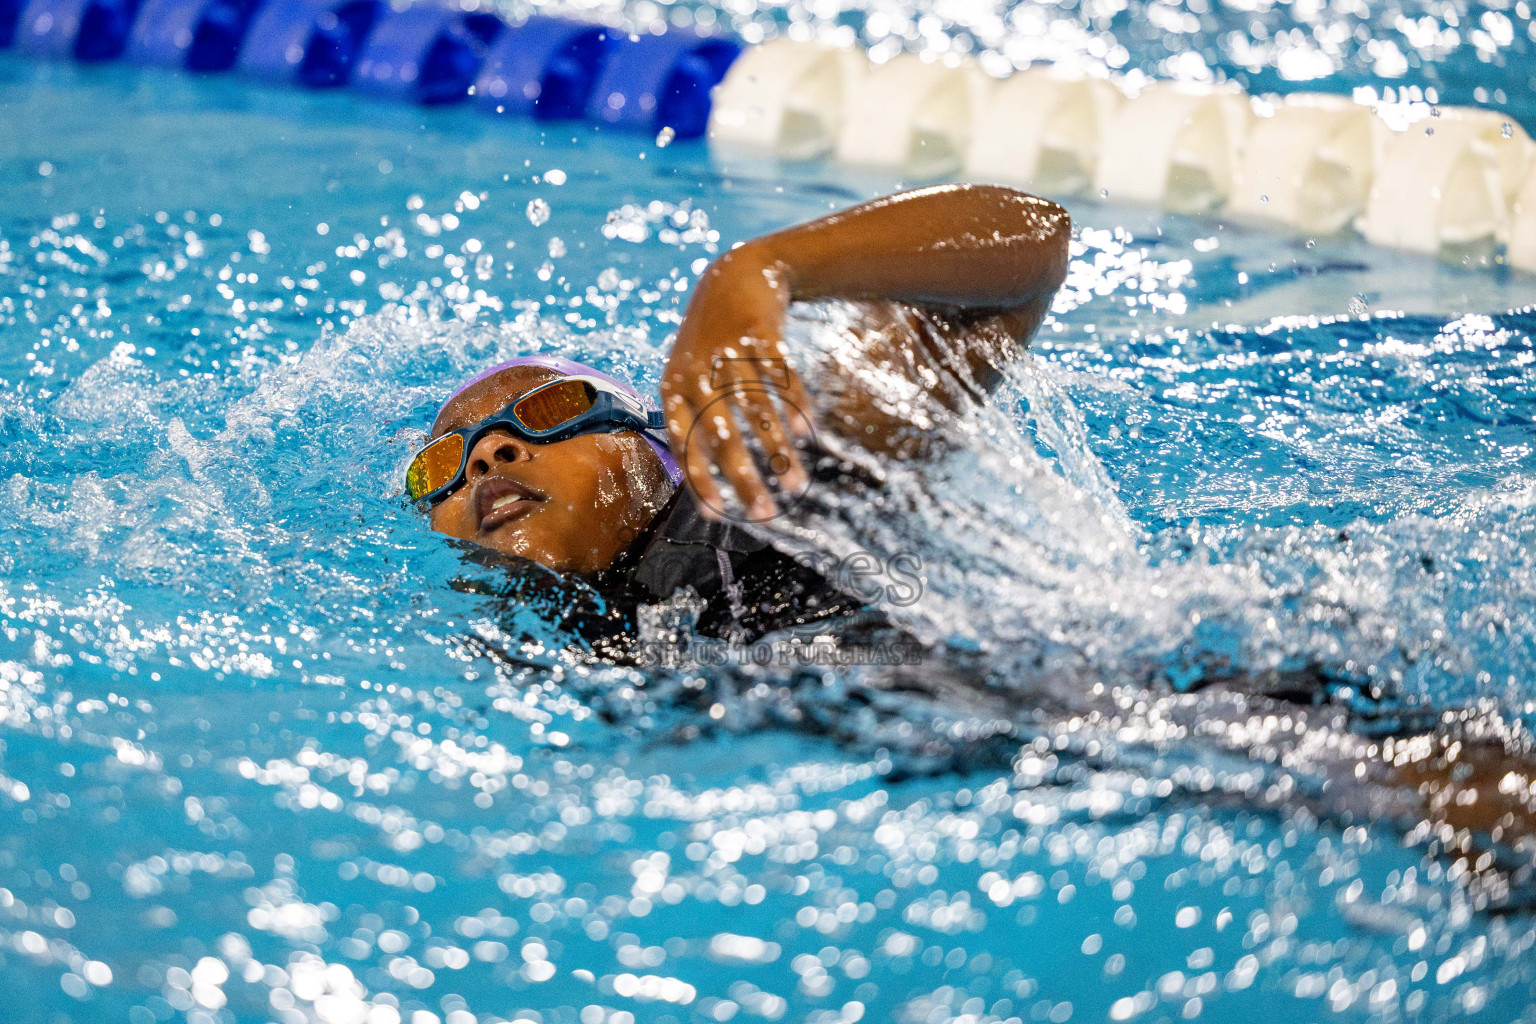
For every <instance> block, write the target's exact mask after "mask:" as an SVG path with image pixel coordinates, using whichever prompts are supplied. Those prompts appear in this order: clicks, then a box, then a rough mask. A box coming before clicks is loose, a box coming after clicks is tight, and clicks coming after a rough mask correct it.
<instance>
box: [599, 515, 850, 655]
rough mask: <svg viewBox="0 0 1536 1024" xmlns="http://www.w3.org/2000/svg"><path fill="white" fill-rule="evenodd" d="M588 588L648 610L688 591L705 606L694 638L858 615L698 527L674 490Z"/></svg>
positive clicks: (819, 587)
mask: <svg viewBox="0 0 1536 1024" xmlns="http://www.w3.org/2000/svg"><path fill="white" fill-rule="evenodd" d="M595 583H596V585H597V588H598V589H599V590H600V591H602V592H605V593H608V594H610V595H612V596H613V597H615V598H619V599H621V600H623V599H625V598H627V599H628V600H630V601H636V602H639V603H647V604H649V603H655V602H658V601H665V600H666V599H668V598H670V597H672V596H673V595H674V594H676V593H677V592H678V591H680V590H682V589H683V588H685V587H691V588H693V592H694V593H695V594H696V595H698V597H699V598H700V599H702V601H703V602H704V606H703V608H702V610H701V611H700V612H699V614H698V618H697V620H696V622H695V625H694V629H695V631H696V632H697V633H698V635H700V636H704V637H712V638H716V639H726V640H735V641H752V640H756V639H757V638H759V637H761V636H763V635H765V634H767V633H772V632H776V631H778V630H782V629H788V628H791V627H794V626H803V625H807V624H809V623H812V622H818V621H821V620H824V619H829V618H833V617H837V616H844V615H850V614H853V613H855V612H859V611H862V610H863V609H864V607H865V605H864V602H862V601H859V600H858V599H856V598H854V597H853V596H851V595H849V594H846V593H844V592H843V591H841V590H839V589H838V588H837V587H835V586H834V585H833V584H832V583H831V582H830V581H828V580H827V579H826V577H824V576H822V575H821V574H820V573H818V572H817V571H816V570H814V569H812V568H810V567H808V566H805V565H802V564H800V563H799V562H797V561H795V560H794V559H793V558H791V557H789V556H788V555H786V554H784V553H783V552H781V551H779V550H777V549H776V548H774V547H773V546H772V545H771V544H769V543H768V542H767V541H764V540H761V539H759V538H757V537H754V536H753V535H751V534H750V533H748V532H747V531H745V530H743V529H741V528H740V527H738V526H732V525H730V524H728V523H719V522H712V521H710V520H708V519H705V518H704V517H703V516H702V515H701V514H700V513H699V506H698V501H697V499H695V498H694V496H693V493H692V492H691V491H690V490H688V488H687V487H679V488H678V489H677V491H676V493H674V494H673V495H672V498H671V500H670V501H668V502H667V504H666V506H665V507H663V508H662V510H661V511H660V512H659V513H657V514H656V516H655V518H654V519H652V521H651V525H650V526H649V527H648V528H647V529H646V532H645V533H644V534H642V535H641V536H640V537H639V538H638V539H637V540H636V541H635V543H634V544H632V545H630V548H629V550H628V551H626V552H625V553H624V554H623V555H621V556H620V557H619V559H618V561H617V562H615V564H614V566H613V568H612V569H610V570H608V572H606V573H603V574H600V575H599V577H598V578H597V580H596V581H595ZM621 595H622V597H621Z"/></svg>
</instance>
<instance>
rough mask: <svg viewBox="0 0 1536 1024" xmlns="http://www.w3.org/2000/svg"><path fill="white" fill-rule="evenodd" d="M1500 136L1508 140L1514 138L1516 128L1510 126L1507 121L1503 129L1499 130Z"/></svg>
mask: <svg viewBox="0 0 1536 1024" xmlns="http://www.w3.org/2000/svg"><path fill="white" fill-rule="evenodd" d="M1499 134H1500V135H1502V136H1504V137H1505V138H1506V139H1509V138H1513V137H1514V134H1515V126H1514V125H1512V124H1510V123H1509V122H1508V121H1505V122H1504V125H1503V127H1501V128H1500V129H1499Z"/></svg>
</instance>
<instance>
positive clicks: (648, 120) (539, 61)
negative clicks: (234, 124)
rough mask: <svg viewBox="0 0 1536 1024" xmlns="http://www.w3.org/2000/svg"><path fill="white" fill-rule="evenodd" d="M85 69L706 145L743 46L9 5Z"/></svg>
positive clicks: (553, 22) (334, 11)
mask: <svg viewBox="0 0 1536 1024" xmlns="http://www.w3.org/2000/svg"><path fill="white" fill-rule="evenodd" d="M6 46H15V47H16V49H18V50H19V51H21V52H23V53H28V54H32V55H36V56H41V57H53V58H74V59H75V60H81V61H99V60H113V59H116V58H118V57H125V58H126V59H128V60H130V61H132V62H134V63H137V64H153V65H159V66H162V67H175V68H182V69H186V70H190V71H227V70H231V69H234V70H238V71H240V72H241V73H243V74H246V75H250V76H252V77H255V78H261V79H265V80H267V81H270V82H280V83H285V84H296V85H303V86H307V87H309V88H313V89H322V88H331V87H337V86H344V85H350V86H352V87H353V88H356V89H359V90H361V91H364V92H369V93H372V94H374V95H381V96H386V97H389V98H392V99H399V100H410V101H413V102H417V103H424V104H440V103H457V102H461V101H464V100H467V99H469V98H470V97H473V98H474V101H475V103H476V104H477V105H478V106H481V107H482V108H484V109H486V110H490V111H494V112H496V113H499V114H509V115H515V116H523V117H531V118H536V119H539V120H559V119H574V118H585V119H587V120H590V121H593V122H595V123H597V124H601V125H608V126H612V127H615V128H619V129H624V130H631V131H644V132H648V133H655V132H658V131H660V130H662V129H664V128H670V129H671V130H672V132H673V134H674V135H675V137H677V138H682V139H687V138H696V137H698V136H701V135H703V134H704V131H705V128H706V127H707V125H708V123H709V113H710V103H711V99H710V91H711V90H712V89H713V88H714V87H715V86H716V85H718V84H719V82H720V81H721V79H723V78H724V77H725V74H726V72H727V71H728V70H729V69H730V66H731V64H732V63H733V62H734V61H735V60H736V57H737V56H738V55H739V54H740V52H741V44H740V43H738V42H736V41H735V40H731V39H727V38H722V37H712V36H702V35H699V34H698V33H696V32H692V31H686V30H679V31H668V32H665V33H663V34H661V35H644V36H626V35H624V34H622V33H618V32H614V31H613V30H611V29H608V28H605V27H603V26H601V25H591V24H584V23H581V22H575V21H570V20H566V19H563V18H547V17H533V18H529V19H528V20H527V21H524V22H522V23H519V24H512V25H509V24H506V23H505V22H503V21H502V20H501V19H500V18H498V17H497V16H496V15H493V14H475V13H465V12H463V11H461V10H458V9H457V8H455V7H452V6H439V5H438V4H435V3H418V4H416V5H415V6H412V7H409V8H406V9H405V10H403V11H395V10H392V9H390V7H388V6H387V5H386V4H385V3H383V2H381V0H0V47H6Z"/></svg>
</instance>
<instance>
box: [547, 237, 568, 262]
mask: <svg viewBox="0 0 1536 1024" xmlns="http://www.w3.org/2000/svg"><path fill="white" fill-rule="evenodd" d="M564 255H565V241H564V240H563V239H561V238H560V237H559V236H558V235H557V236H555V237H554V238H551V239H550V240H549V258H550V259H552V260H557V259H559V258H560V257H561V256H564Z"/></svg>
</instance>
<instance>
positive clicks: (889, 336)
mask: <svg viewBox="0 0 1536 1024" xmlns="http://www.w3.org/2000/svg"><path fill="white" fill-rule="evenodd" d="M1071 232H1072V223H1071V218H1068V213H1066V210H1063V209H1061V207H1060V206H1057V204H1055V203H1051V201H1048V200H1041V198H1038V197H1032V195H1026V193H1023V192H1017V190H1014V189H1005V187H998V186H966V184H952V186H935V187H931V189H920V190H917V192H906V193H902V195H894V197H886V198H883V200H876V201H874V203H865V204H863V206H856V207H852V209H849V210H843V212H840V213H833V215H831V216H825V218H822V220H819V221H813V223H809V224H800V226H797V227H790V229H786V230H782V232H776V233H773V235H763V236H762V238H756V239H753V241H750V243H746V244H743V246H737V247H736V249H733V250H731V252H728V253H725V255H723V256H720V258H719V259H716V261H714V263H713V264H711V266H710V269H708V270H705V273H703V276H700V278H699V286H697V289H694V295H693V301H691V302H690V304H688V313H687V316H685V318H684V321H682V325H680V327H679V330H677V341H676V344H674V347H673V352H671V358H670V359H668V364H667V373H665V375H664V378H662V399H664V407H665V410H667V428H668V431H670V433H671V439H673V447H674V450H676V451H677V453H679V456H680V462H682V465H684V470H685V473H687V477H688V484H690V485H691V487H693V488H694V493H696V494H697V497H699V499H700V502H699V504H700V510H702V511H703V514H707V516H711V517H716V516H717V513H716V510H719V508H722V504H720V493H719V490H720V488H719V484H717V479H716V473H719V477H722V479H723V481H725V482H727V484H728V485H730V487H731V488H733V490H734V491H736V496H737V499H739V500H740V505H742V507H743V508H745V510H746V511H748V514H750V516H751V517H753V519H757V520H762V519H765V517H768V516H773V514H774V511H776V510H777V505H776V502H774V490H776V488H777V490H780V491H797V490H799V488H802V487H803V485H805V482H806V476H805V468H803V465H802V462H800V457H799V454H797V451H796V448H794V445H793V444H791V438H799V436H800V434H802V433H803V431H805V427H806V422H805V421H803V419H802V415H808V413H809V411H811V408H813V405H811V402H809V399H808V395H806V393H805V387H803V385H802V382H800V381H799V379H796V378H794V375H793V372H791V370H790V368H788V364H786V362H785V359H783V347H782V338H783V318H785V310H786V309H788V307H790V302H793V301H797V299H823V298H845V299H889V301H894V302H897V304H903V306H906V307H909V309H911V310H917V312H919V313H922V315H923V316H929V318H932V322H937V324H940V325H942V330H943V332H946V333H945V339H943V341H945V345H943V348H942V350H938V348H935V347H934V345H932V344H931V339H925V338H923V332H914V330H908V332H905V333H903V332H891V330H885V332H883V333H882V332H880V330H877V329H876V330H874V333H880V335H882V339H880V341H879V342H877V344H869V345H865V347H863V348H860V353H862V355H860V358H862V359H863V361H865V362H868V364H869V368H871V370H874V368H876V367H879V368H880V370H882V372H885V373H891V372H897V373H915V372H914V370H912V368H911V367H915V365H919V364H922V362H923V361H926V364H928V365H932V364H938V365H940V368H948V370H949V372H951V373H952V376H955V378H957V379H963V381H969V382H971V385H972V388H977V390H980V391H986V390H991V388H992V387H995V384H997V381H998V379H1000V372H1001V365H1003V364H1005V362H1006V361H1008V359H1009V358H1011V356H1012V355H1015V353H1017V352H1018V350H1020V348H1021V347H1023V345H1025V344H1028V341H1029V336H1031V335H1034V332H1035V329H1037V327H1038V325H1040V321H1041V319H1044V316H1046V313H1048V312H1049V309H1051V299H1052V296H1054V295H1055V290H1057V289H1058V287H1060V286H1061V281H1063V279H1064V278H1066V269H1068V243H1069V238H1071ZM872 327H874V325H872ZM892 345H897V347H902V345H911V347H912V348H922V352H920V353H917V352H914V353H906V355H917V356H920V358H914V359H902V358H892V355H894V356H902V355H903V353H900V352H892ZM854 361H856V362H857V359H854ZM955 362H958V364H962V365H955ZM857 376H860V375H849V378H857ZM914 379H915V378H914ZM919 382H920V384H922V385H923V387H931V379H922V381H919ZM822 387H834V388H837V393H839V395H842V396H845V398H846V396H848V395H852V396H856V401H851V402H846V401H845V402H840V408H839V416H840V418H842V419H843V421H845V424H846V425H849V427H854V428H857V430H859V433H860V434H869V436H879V434H882V433H883V431H888V430H889V422H880V421H879V418H877V416H876V404H874V402H860V401H857V395H860V393H865V390H863V382H862V381H859V379H849V381H836V382H823V384H822ZM940 401H943V399H940ZM770 484H774V485H776V488H774V487H770Z"/></svg>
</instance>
